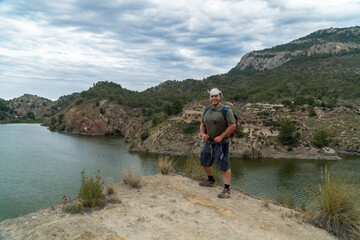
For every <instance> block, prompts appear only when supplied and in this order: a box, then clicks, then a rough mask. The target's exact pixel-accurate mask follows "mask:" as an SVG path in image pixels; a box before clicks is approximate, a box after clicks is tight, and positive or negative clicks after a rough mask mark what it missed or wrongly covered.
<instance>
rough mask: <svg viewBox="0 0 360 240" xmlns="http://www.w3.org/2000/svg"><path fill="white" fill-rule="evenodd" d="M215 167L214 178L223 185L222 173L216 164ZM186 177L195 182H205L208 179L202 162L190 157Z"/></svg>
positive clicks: (187, 162) (186, 167)
mask: <svg viewBox="0 0 360 240" xmlns="http://www.w3.org/2000/svg"><path fill="white" fill-rule="evenodd" d="M214 165H215V167H213V176H214V178H215V180H216V182H218V183H221V182H222V172H221V171H219V170H218V169H217V167H216V164H214ZM214 165H213V166H214ZM185 175H186V176H188V177H189V178H191V179H194V180H205V179H206V177H207V176H206V174H205V171H204V167H203V166H201V165H200V160H199V158H197V157H196V158H195V157H188V158H187V159H186V162H185Z"/></svg>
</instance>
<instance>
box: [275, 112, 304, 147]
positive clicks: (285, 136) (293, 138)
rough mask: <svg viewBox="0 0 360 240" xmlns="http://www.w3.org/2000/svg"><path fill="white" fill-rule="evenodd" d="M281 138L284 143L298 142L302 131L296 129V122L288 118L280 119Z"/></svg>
mask: <svg viewBox="0 0 360 240" xmlns="http://www.w3.org/2000/svg"><path fill="white" fill-rule="evenodd" d="M278 129H279V131H280V133H279V140H280V142H281V143H282V144H284V145H291V144H296V143H297V142H298V140H299V138H300V133H299V132H297V131H296V126H295V124H294V123H293V122H292V121H291V120H290V119H287V118H283V119H280V121H279V122H278Z"/></svg>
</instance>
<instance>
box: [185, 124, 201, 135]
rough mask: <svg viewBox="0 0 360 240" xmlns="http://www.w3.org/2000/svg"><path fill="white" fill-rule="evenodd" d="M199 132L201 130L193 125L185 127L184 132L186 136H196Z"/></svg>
mask: <svg viewBox="0 0 360 240" xmlns="http://www.w3.org/2000/svg"><path fill="white" fill-rule="evenodd" d="M198 131H199V128H198V127H196V126H193V125H187V126H185V127H183V129H182V132H183V133H184V134H194V133H197V132H198Z"/></svg>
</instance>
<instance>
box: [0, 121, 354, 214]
mask: <svg viewBox="0 0 360 240" xmlns="http://www.w3.org/2000/svg"><path fill="white" fill-rule="evenodd" d="M158 157H159V156H158V155H156V154H134V153H130V152H129V151H127V149H126V145H125V141H124V139H123V138H120V137H108V136H107V137H105V136H83V135H81V136H80V135H68V134H61V133H57V132H51V131H49V130H47V129H46V128H45V127H41V126H40V125H38V124H4V125H0V203H1V204H0V221H2V220H4V219H7V218H14V217H18V216H21V215H24V214H27V213H30V212H34V211H37V210H39V209H43V208H47V207H49V206H51V205H54V204H59V203H61V202H62V196H63V195H64V194H65V195H67V196H71V197H76V195H77V193H78V189H79V187H80V179H81V176H80V172H81V170H83V169H85V170H86V175H87V176H93V175H94V174H95V172H96V170H97V169H100V170H101V176H102V179H103V180H104V181H105V183H113V182H114V183H116V182H119V181H121V178H120V170H121V169H123V168H124V167H128V166H130V165H132V166H135V167H136V169H138V170H139V171H141V173H142V174H143V175H144V176H146V175H152V174H157V173H159V170H158V168H157V159H158ZM176 160H177V162H178V165H177V166H176V169H177V170H179V171H181V170H184V167H185V160H186V158H185V157H177V158H176ZM325 165H327V168H328V170H329V171H330V172H331V173H334V174H339V175H340V176H341V177H342V178H346V179H347V180H348V181H349V182H351V183H356V184H359V183H360V157H359V156H357V157H346V158H345V159H344V160H340V161H323V160H321V161H320V160H294V159H240V158H231V169H232V174H233V178H232V185H234V186H240V188H242V189H243V190H244V191H245V192H248V193H250V194H251V195H252V196H257V197H265V198H270V199H276V198H277V197H279V196H288V195H291V196H293V197H294V198H295V199H296V203H297V204H298V205H300V204H301V203H302V202H303V201H307V200H308V199H309V196H308V194H306V193H305V191H306V190H311V189H315V188H317V187H318V184H319V182H320V173H321V169H322V168H324V167H325Z"/></svg>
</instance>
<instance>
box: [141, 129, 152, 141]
mask: <svg viewBox="0 0 360 240" xmlns="http://www.w3.org/2000/svg"><path fill="white" fill-rule="evenodd" d="M149 136H150V133H149V132H148V131H146V132H143V133H142V134H141V136H140V138H141V140H143V141H144V140H145V139H147V138H148V137H149Z"/></svg>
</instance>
